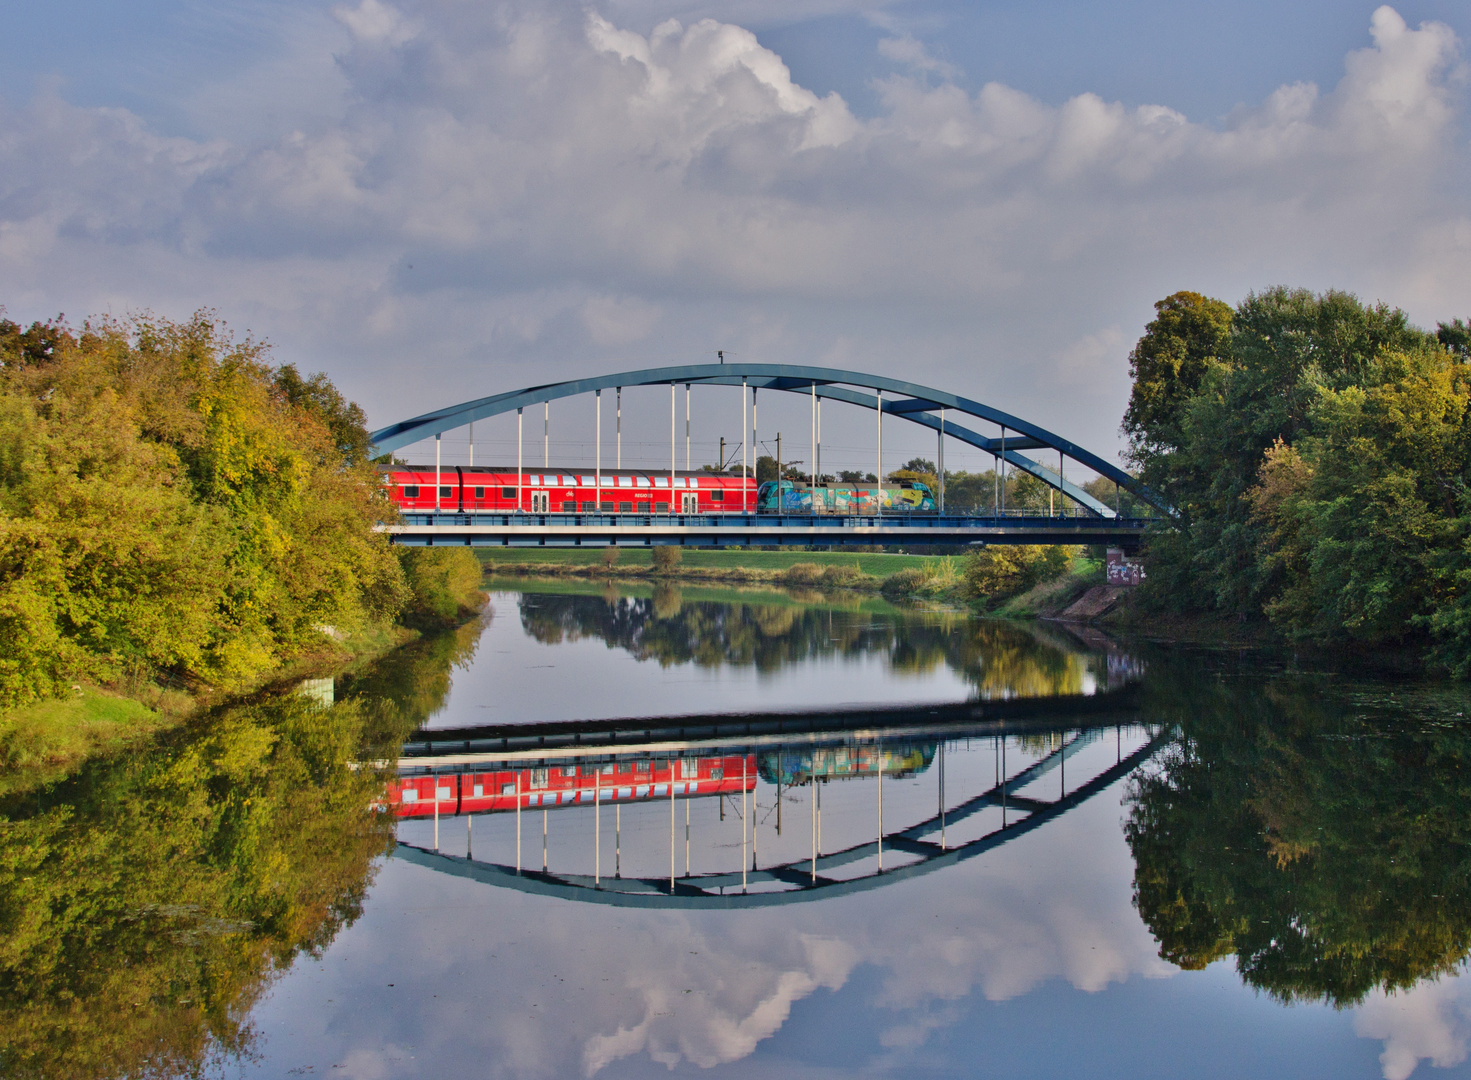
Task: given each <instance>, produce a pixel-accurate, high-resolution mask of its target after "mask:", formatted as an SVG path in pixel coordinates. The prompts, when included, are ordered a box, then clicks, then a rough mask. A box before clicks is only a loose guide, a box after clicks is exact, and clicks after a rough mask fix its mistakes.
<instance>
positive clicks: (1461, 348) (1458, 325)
mask: <svg viewBox="0 0 1471 1080" xmlns="http://www.w3.org/2000/svg"><path fill="white" fill-rule="evenodd" d="M1435 337H1436V339H1437V340H1438V341H1439V342H1440V343H1441V344H1442V345H1444V346H1445V348H1446V351H1447V352H1452V353H1455V355H1456V356H1457V358H1459V359H1460V361H1461V362H1462V363H1463V364H1464V363H1467V362H1471V325H1467V323H1466V322H1465V321H1463V320H1461V319H1452V320H1451V321H1450V322H1448V323H1444V322H1443V323H1436V324H1435Z"/></svg>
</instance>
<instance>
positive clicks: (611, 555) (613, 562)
mask: <svg viewBox="0 0 1471 1080" xmlns="http://www.w3.org/2000/svg"><path fill="white" fill-rule="evenodd" d="M603 565H604V566H606V567H607V568H608V569H609V570H611V569H613V567H615V566H617V565H618V549H617V548H615V547H608V548H603Z"/></svg>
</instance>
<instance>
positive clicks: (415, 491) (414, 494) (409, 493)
mask: <svg viewBox="0 0 1471 1080" xmlns="http://www.w3.org/2000/svg"><path fill="white" fill-rule="evenodd" d="M418 497H419V485H418V484H405V485H404V498H405V499H417V498H418Z"/></svg>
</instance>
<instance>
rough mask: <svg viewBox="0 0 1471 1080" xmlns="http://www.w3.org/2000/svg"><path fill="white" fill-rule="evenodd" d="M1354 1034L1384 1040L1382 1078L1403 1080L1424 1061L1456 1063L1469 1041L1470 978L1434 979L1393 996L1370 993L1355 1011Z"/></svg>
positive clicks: (1376, 991)
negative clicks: (1427, 1059) (1426, 1059)
mask: <svg viewBox="0 0 1471 1080" xmlns="http://www.w3.org/2000/svg"><path fill="white" fill-rule="evenodd" d="M1354 1032H1355V1034H1357V1035H1360V1036H1362V1037H1364V1038H1366V1039H1383V1040H1384V1053H1382V1054H1380V1055H1379V1063H1380V1064H1381V1065H1383V1066H1384V1080H1405V1077H1407V1076H1409V1075H1410V1074H1411V1073H1413V1072H1414V1071H1415V1068H1416V1067H1417V1066H1418V1065H1419V1064H1420V1062H1421V1060H1423V1059H1425V1058H1429V1059H1430V1061H1431V1062H1432V1063H1433V1064H1435V1065H1437V1066H1439V1067H1440V1068H1442V1069H1445V1068H1449V1067H1450V1066H1452V1065H1459V1064H1460V1063H1461V1062H1462V1061H1464V1060H1466V1044H1467V1040H1468V1038H1471V980H1468V979H1467V978H1466V977H1465V976H1464V975H1459V976H1456V977H1453V978H1445V979H1436V980H1434V981H1432V982H1423V983H1420V984H1419V985H1418V986H1414V987H1412V988H1410V989H1409V990H1406V991H1403V992H1401V993H1398V994H1386V993H1384V992H1383V991H1382V990H1375V991H1374V992H1373V993H1371V994H1370V995H1369V996H1368V997H1367V998H1365V999H1364V1002H1363V1004H1361V1005H1359V1006H1358V1008H1357V1009H1355V1010H1354Z"/></svg>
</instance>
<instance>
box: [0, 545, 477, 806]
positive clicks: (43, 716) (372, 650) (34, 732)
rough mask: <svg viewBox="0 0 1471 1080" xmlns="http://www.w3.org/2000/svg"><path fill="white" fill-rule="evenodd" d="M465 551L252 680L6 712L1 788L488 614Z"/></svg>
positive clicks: (42, 778) (86, 687)
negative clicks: (391, 601) (384, 614)
mask: <svg viewBox="0 0 1471 1080" xmlns="http://www.w3.org/2000/svg"><path fill="white" fill-rule="evenodd" d="M465 561H467V560H466V559H465V556H464V554H463V551H462V550H461V551H455V552H453V553H452V554H451V555H450V556H449V557H447V558H446V557H436V558H434V559H429V560H424V559H418V560H416V561H415V563H414V565H412V566H410V567H409V570H410V573H409V574H408V578H409V582H408V584H409V594H408V597H407V599H406V601H405V604H404V607H403V609H402V610H401V611H400V612H399V613H398V616H397V618H396V620H395V621H393V622H388V621H385V620H372V621H368V622H365V623H363V624H361V625H359V626H358V627H356V628H353V629H351V630H348V629H344V628H339V627H333V626H320V627H318V630H319V631H320V634H319V637H318V641H317V642H316V643H315V644H314V645H313V647H311V648H309V649H306V650H304V651H301V652H298V653H297V654H295V655H294V656H291V657H289V658H288V659H286V660H285V661H284V662H283V663H281V664H278V665H277V666H275V667H274V668H272V669H271V670H270V671H268V672H264V673H262V674H261V675H259V676H258V677H257V678H255V679H253V680H250V681H248V682H245V683H240V684H236V685H233V686H230V687H229V688H220V687H215V686H210V685H207V684H202V683H198V682H195V683H192V684H190V683H182V682H181V683H179V684H177V685H170V684H169V683H168V682H166V681H163V680H159V679H152V680H139V681H137V682H135V683H133V684H131V685H129V684H126V683H124V684H120V685H112V686H108V685H99V684H96V683H92V682H87V681H78V682H76V683H73V684H71V685H70V686H69V687H68V688H67V689H66V690H65V691H64V692H63V693H62V694H61V695H59V696H55V697H50V698H45V699H43V700H40V701H34V702H30V703H28V704H26V705H21V706H17V707H13V708H10V709H5V710H0V794H5V793H10V792H14V791H17V790H28V789H31V788H34V787H37V786H40V785H44V784H48V783H52V782H54V781H55V780H57V779H60V778H61V777H64V776H66V775H68V774H69V773H71V772H73V771H75V770H76V769H77V768H78V767H79V766H80V765H82V764H83V763H84V762H85V761H87V760H88V759H90V758H93V757H98V756H106V755H110V754H116V753H119V752H122V751H125V750H127V749H128V748H129V747H131V746H134V745H137V744H139V743H141V742H143V741H145V740H147V739H150V738H152V737H153V736H155V735H157V734H159V733H161V732H164V731H168V730H170V729H172V728H175V727H178V726H180V725H183V724H185V723H187V722H188V721H189V720H190V719H192V718H193V717H195V716H198V715H199V714H200V713H202V712H204V711H205V710H208V709H212V708H216V707H219V706H221V705H225V704H228V703H231V702H244V701H249V700H251V699H254V698H258V697H260V696H261V695H271V694H280V693H287V692H289V691H290V690H291V689H293V688H294V687H295V686H297V685H298V684H299V683H301V682H302V681H303V680H306V679H321V678H336V677H338V676H340V675H343V674H347V673H350V672H352V671H354V670H357V669H359V668H362V667H365V666H366V665H368V664H371V663H372V662H374V661H376V660H378V659H379V658H381V657H383V656H385V655H387V654H388V653H391V652H393V651H395V650H396V649H400V648H402V647H403V646H405V645H408V644H410V643H412V642H414V641H416V640H418V639H419V638H421V637H422V636H424V634H425V633H429V632H434V631H437V630H441V629H443V630H449V629H453V628H454V627H456V626H459V625H463V624H464V623H466V622H469V621H470V620H472V619H475V618H477V617H479V615H480V613H481V611H482V610H483V609H484V607H485V603H486V600H487V599H488V598H487V596H486V595H485V593H484V592H483V591H481V590H480V585H481V581H480V576H479V574H478V572H477V564H475V563H474V561H473V560H469V571H470V572H469V573H468V574H466V573H465V572H464V570H465V567H464V566H463V565H462V564H463V563H464V562H465Z"/></svg>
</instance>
